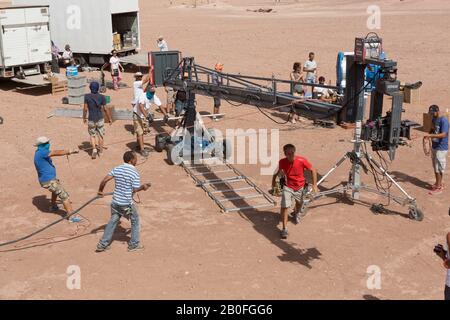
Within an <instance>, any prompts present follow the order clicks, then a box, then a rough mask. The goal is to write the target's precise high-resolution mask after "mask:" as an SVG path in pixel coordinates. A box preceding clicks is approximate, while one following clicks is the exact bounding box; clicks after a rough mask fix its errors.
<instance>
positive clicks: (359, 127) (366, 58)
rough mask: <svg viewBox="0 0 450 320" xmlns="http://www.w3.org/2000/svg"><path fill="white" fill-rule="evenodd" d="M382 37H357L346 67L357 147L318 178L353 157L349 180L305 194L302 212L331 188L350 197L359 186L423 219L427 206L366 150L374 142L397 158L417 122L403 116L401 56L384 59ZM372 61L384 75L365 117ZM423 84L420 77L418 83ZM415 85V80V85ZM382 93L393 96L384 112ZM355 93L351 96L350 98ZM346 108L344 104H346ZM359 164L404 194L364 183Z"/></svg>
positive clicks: (357, 192)
mask: <svg viewBox="0 0 450 320" xmlns="http://www.w3.org/2000/svg"><path fill="white" fill-rule="evenodd" d="M381 53H382V39H380V38H379V37H378V36H377V35H375V36H372V37H366V38H357V39H356V41H355V55H354V56H349V57H348V58H347V65H348V66H349V68H348V71H350V72H348V73H347V86H348V87H347V91H346V98H347V102H346V106H351V108H349V109H348V110H351V112H352V113H353V115H354V116H355V121H356V128H355V135H354V139H353V140H352V141H351V142H352V143H353V150H352V151H350V152H347V153H346V154H345V155H344V156H343V157H342V158H341V159H340V160H339V161H338V162H337V163H336V164H335V166H333V168H331V170H330V171H328V172H327V173H326V174H325V175H324V176H323V177H322V179H320V181H319V182H318V185H321V184H322V183H323V182H324V181H325V180H326V179H327V178H328V177H329V176H330V175H331V174H332V173H333V172H334V171H335V170H336V169H337V168H338V167H340V166H341V165H342V164H343V163H344V162H345V161H346V160H349V161H350V163H351V170H350V174H349V180H348V182H346V183H344V184H343V185H342V186H339V187H337V188H334V189H331V190H327V191H323V192H320V193H318V194H315V195H312V194H307V195H306V196H305V201H304V202H303V207H302V209H301V210H302V213H303V214H304V213H305V212H306V210H308V206H309V205H310V204H311V202H313V201H315V200H317V199H319V198H321V197H323V196H327V195H330V194H336V193H341V192H342V193H344V194H346V192H347V191H352V199H353V200H359V198H360V192H361V191H366V192H371V193H375V194H377V195H380V196H383V197H386V198H388V199H389V200H393V201H394V202H396V203H398V204H400V205H402V206H406V205H408V206H409V216H410V218H411V219H414V220H417V221H422V220H423V218H424V215H423V212H422V211H421V210H420V209H419V208H418V206H417V202H416V199H415V198H413V197H412V196H410V195H409V194H408V193H407V192H406V191H405V190H404V189H403V188H402V187H401V186H400V185H399V184H398V183H397V181H395V179H394V178H393V177H392V176H391V175H390V174H389V173H388V172H387V169H386V168H385V167H383V165H382V164H381V163H379V162H377V161H376V160H375V159H374V158H373V157H372V156H371V155H370V154H369V152H368V150H367V144H368V143H370V144H371V147H372V150H373V151H376V152H379V151H387V152H388V154H389V158H390V159H391V160H394V159H395V153H396V149H397V148H398V146H400V145H406V144H407V143H406V140H410V139H411V127H413V126H416V124H415V123H413V122H410V121H402V120H401V118H402V113H403V112H404V110H403V92H401V90H400V81H398V80H397V62H395V61H393V60H387V59H381V58H380V56H381ZM368 64H372V65H377V66H379V67H380V71H379V72H380V74H381V77H380V79H379V80H378V81H377V83H376V89H375V91H373V92H372V94H371V105H370V116H369V119H368V120H367V121H366V122H365V123H363V120H364V114H365V101H364V82H365V78H364V72H365V69H366V67H367V65H368ZM415 85H419V86H420V85H421V83H418V84H415ZM412 86H414V85H412ZM384 96H389V97H391V98H392V105H391V109H390V110H389V111H388V112H387V113H386V115H385V116H383V100H384ZM349 97H352V98H349ZM344 109H345V108H344ZM361 169H362V170H364V171H365V173H368V172H369V171H370V170H371V171H372V174H373V175H374V177H375V181H376V182H377V179H378V177H377V175H379V176H382V177H383V178H384V179H387V182H388V184H389V187H388V189H390V187H391V186H392V185H394V186H395V187H396V188H397V189H398V190H400V192H401V193H402V194H403V197H400V196H395V195H392V194H391V193H390V190H380V188H379V185H378V182H377V188H373V187H370V186H367V185H365V184H364V183H362V182H361ZM372 210H373V211H374V212H376V213H380V212H383V211H384V206H383V205H381V204H374V205H373V206H372Z"/></svg>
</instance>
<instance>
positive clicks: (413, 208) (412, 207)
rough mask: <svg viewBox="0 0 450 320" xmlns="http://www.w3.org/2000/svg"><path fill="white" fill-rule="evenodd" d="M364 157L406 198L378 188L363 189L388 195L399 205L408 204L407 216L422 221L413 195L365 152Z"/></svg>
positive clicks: (422, 215) (422, 216)
mask: <svg viewBox="0 0 450 320" xmlns="http://www.w3.org/2000/svg"><path fill="white" fill-rule="evenodd" d="M366 158H367V160H368V161H371V162H372V163H373V164H375V165H376V166H377V167H378V168H379V169H380V170H381V172H382V173H383V175H384V176H385V177H386V178H388V179H389V181H391V182H392V183H393V184H394V185H395V186H396V187H397V188H398V189H399V190H400V191H401V192H402V193H403V195H404V196H405V197H406V198H400V197H396V196H392V195H390V194H386V193H385V192H380V191H378V190H374V189H371V188H368V187H363V188H364V189H365V190H367V191H370V192H374V193H377V194H380V195H382V196H385V197H388V198H390V199H392V200H394V201H395V202H397V203H398V204H401V205H403V206H404V205H406V204H408V205H409V217H410V218H411V219H414V220H416V221H422V220H423V218H424V214H423V212H422V210H420V209H419V208H418V207H417V202H416V199H414V198H413V197H411V196H410V195H409V194H408V193H407V192H406V191H405V190H404V189H403V188H402V187H401V186H400V184H398V183H397V181H395V179H394V178H393V177H392V176H391V175H390V174H389V173H388V172H387V171H386V170H385V169H384V168H383V167H382V166H381V165H380V164H379V163H378V162H377V161H375V160H374V159H373V158H372V157H371V156H370V155H369V154H367V153H366Z"/></svg>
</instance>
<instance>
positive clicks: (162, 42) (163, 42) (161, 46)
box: [157, 36, 169, 51]
mask: <svg viewBox="0 0 450 320" xmlns="http://www.w3.org/2000/svg"><path fill="white" fill-rule="evenodd" d="M157 43H158V48H159V50H160V51H169V46H168V45H167V42H166V40H164V37H163V36H159V37H158V40H157Z"/></svg>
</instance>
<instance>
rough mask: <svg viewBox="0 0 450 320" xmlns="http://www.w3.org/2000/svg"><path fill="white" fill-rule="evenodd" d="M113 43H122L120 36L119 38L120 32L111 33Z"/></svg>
mask: <svg viewBox="0 0 450 320" xmlns="http://www.w3.org/2000/svg"><path fill="white" fill-rule="evenodd" d="M113 44H114V45H120V44H122V38H121V36H120V34H118V33H114V34H113Z"/></svg>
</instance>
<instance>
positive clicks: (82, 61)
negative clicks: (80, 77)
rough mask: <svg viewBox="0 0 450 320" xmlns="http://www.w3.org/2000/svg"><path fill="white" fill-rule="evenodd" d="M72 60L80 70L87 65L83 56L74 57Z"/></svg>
mask: <svg viewBox="0 0 450 320" xmlns="http://www.w3.org/2000/svg"><path fill="white" fill-rule="evenodd" d="M73 60H74V61H75V64H76V65H77V66H80V68H82V67H85V66H86V65H87V63H86V59H85V58H84V57H83V56H75V57H74V58H73Z"/></svg>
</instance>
